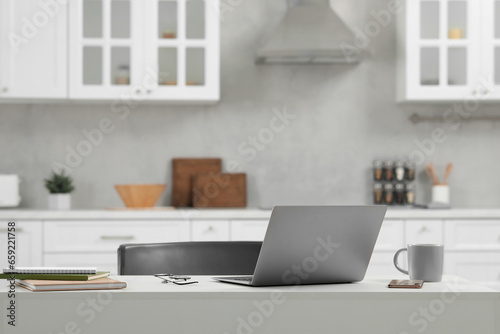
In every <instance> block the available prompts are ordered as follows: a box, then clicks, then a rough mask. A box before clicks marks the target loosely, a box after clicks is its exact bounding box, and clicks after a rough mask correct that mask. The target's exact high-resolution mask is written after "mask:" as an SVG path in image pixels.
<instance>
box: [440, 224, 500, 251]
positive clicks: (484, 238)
mask: <svg viewBox="0 0 500 334" xmlns="http://www.w3.org/2000/svg"><path fill="white" fill-rule="evenodd" d="M444 228H445V235H446V237H445V246H446V247H447V248H448V249H457V250H459V249H463V250H470V249H476V250H500V221H499V220H462V221H446V222H445V224H444Z"/></svg>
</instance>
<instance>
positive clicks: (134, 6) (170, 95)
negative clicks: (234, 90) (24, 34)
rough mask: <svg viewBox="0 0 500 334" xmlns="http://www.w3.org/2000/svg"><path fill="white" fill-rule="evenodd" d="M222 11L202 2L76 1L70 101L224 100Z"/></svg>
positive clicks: (72, 16)
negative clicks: (221, 77)
mask: <svg viewBox="0 0 500 334" xmlns="http://www.w3.org/2000/svg"><path fill="white" fill-rule="evenodd" d="M217 11H218V7H217V6H211V5H210V3H209V2H208V1H203V0H150V1H142V0H74V1H71V2H70V4H69V17H70V20H71V22H72V24H71V25H70V27H69V34H70V38H69V55H70V60H69V63H70V73H69V78H70V79H69V84H70V89H69V95H70V98H71V99H77V100H82V99H83V100H110V101H115V104H114V107H115V108H119V107H121V106H125V105H127V106H132V105H135V104H136V103H137V102H139V101H176V102H186V101H192V102H214V101H217V100H219V95H220V94H219V80H220V79H219V71H220V60H219V52H220V51H219V48H220V42H219V33H220V31H219V30H220V27H219V20H218V12H217Z"/></svg>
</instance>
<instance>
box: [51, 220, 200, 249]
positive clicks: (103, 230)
mask: <svg viewBox="0 0 500 334" xmlns="http://www.w3.org/2000/svg"><path fill="white" fill-rule="evenodd" d="M189 239H190V235H189V222H188V221H184V220H175V221H60V222H50V221H48V222H45V252H47V253H54V252H56V253H57V252H58V253H61V252H89V251H91V252H115V251H116V250H117V249H118V247H119V246H120V245H121V244H128V243H150V242H171V241H188V240H189Z"/></svg>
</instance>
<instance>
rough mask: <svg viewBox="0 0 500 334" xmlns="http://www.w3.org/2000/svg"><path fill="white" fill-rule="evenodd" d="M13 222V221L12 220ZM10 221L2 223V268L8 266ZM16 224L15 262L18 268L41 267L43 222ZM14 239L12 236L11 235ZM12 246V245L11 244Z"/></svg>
mask: <svg viewBox="0 0 500 334" xmlns="http://www.w3.org/2000/svg"><path fill="white" fill-rule="evenodd" d="M11 221H13V220H11ZM11 221H9V220H4V221H0V266H1V268H6V267H7V266H8V258H7V256H8V246H9V230H8V227H9V226H8V223H9V222H11ZM13 222H15V233H14V234H15V260H16V263H15V265H16V266H20V267H27V266H41V265H42V264H43V261H42V255H43V253H42V222H32V221H30V222H22V221H13ZM10 236H11V237H12V234H11V235H10ZM11 244H12V243H11Z"/></svg>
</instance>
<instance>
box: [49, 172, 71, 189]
mask: <svg viewBox="0 0 500 334" xmlns="http://www.w3.org/2000/svg"><path fill="white" fill-rule="evenodd" d="M45 188H47V190H48V191H49V192H50V193H51V194H69V193H70V192H72V191H73V190H75V187H74V185H73V178H72V177H71V176H69V175H67V174H66V172H65V171H64V170H61V171H60V172H59V173H56V172H52V174H51V175H50V177H49V178H48V179H45Z"/></svg>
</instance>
